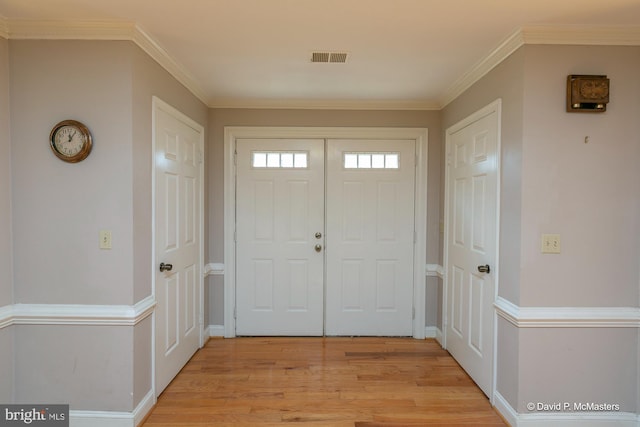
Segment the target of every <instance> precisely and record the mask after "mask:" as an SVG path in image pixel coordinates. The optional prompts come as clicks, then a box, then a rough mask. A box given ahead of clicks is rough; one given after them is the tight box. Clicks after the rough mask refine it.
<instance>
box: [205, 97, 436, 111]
mask: <svg viewBox="0 0 640 427" xmlns="http://www.w3.org/2000/svg"><path fill="white" fill-rule="evenodd" d="M208 105H209V107H210V108H221V109H222V108H256V109H272V110H278V109H280V110H287V109H291V110H412V111H416V110H418V111H423V110H439V109H440V105H439V104H438V103H435V102H427V101H411V100H382V99H379V100H366V99H360V100H348V99H344V100H317V99H316V100H314V99H310V100H305V99H259V98H255V99H240V98H213V99H211V100H210V101H209V103H208Z"/></svg>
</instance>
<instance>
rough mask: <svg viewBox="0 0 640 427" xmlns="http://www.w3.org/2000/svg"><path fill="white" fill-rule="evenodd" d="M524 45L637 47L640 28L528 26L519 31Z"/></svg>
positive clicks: (639, 42)
mask: <svg viewBox="0 0 640 427" xmlns="http://www.w3.org/2000/svg"><path fill="white" fill-rule="evenodd" d="M521 33H522V38H523V40H524V43H525V44H547V45H552V44H557V45H562V44H565V45H591V46H639V45H640V27H638V26H627V27H583V26H561V27H560V26H542V25H540V26H529V27H524V28H523V29H522V30H521Z"/></svg>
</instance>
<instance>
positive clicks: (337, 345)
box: [144, 338, 506, 427]
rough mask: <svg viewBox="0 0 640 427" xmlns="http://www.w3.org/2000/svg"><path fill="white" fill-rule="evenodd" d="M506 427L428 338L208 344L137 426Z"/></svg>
mask: <svg viewBox="0 0 640 427" xmlns="http://www.w3.org/2000/svg"><path fill="white" fill-rule="evenodd" d="M292 423H294V424H299V425H303V426H336V427H338V426H339V427H343V426H344V427H347V426H349V427H391V426H394V427H400V426H430V427H432V426H435V425H446V426H452V425H467V426H468V425H474V426H505V425H506V424H505V423H504V421H503V420H502V419H501V418H500V417H499V416H498V414H497V413H496V412H495V411H494V409H493V408H492V407H491V405H490V403H489V401H488V399H487V398H486V396H485V395H484V394H483V393H482V392H481V391H480V389H479V388H478V387H477V386H476V385H475V384H474V383H473V381H472V380H471V379H470V378H469V376H468V375H467V374H466V373H465V372H464V371H463V370H462V369H461V368H460V366H458V364H457V363H456V362H455V360H454V359H453V358H452V357H451V356H450V355H449V354H448V353H447V352H446V351H444V350H442V348H441V347H440V345H439V344H438V343H437V342H436V341H434V340H424V341H423V340H414V339H409V338H234V339H211V340H209V342H208V343H207V344H206V345H205V347H204V348H202V349H201V350H200V351H198V352H197V353H196V354H195V355H194V357H193V358H192V359H191V361H190V362H189V363H188V364H187V366H185V367H184V369H183V370H182V371H181V372H180V374H178V376H177V377H176V378H175V379H174V380H173V382H172V383H171V384H170V385H169V386H168V387H167V389H166V390H165V391H164V392H163V393H162V395H161V396H160V397H159V399H158V403H157V405H156V407H155V408H154V409H153V411H152V412H151V414H150V415H149V416H148V418H147V420H146V421H145V423H144V427H167V426H180V427H189V426H200V427H202V426H281V425H291V424H292Z"/></svg>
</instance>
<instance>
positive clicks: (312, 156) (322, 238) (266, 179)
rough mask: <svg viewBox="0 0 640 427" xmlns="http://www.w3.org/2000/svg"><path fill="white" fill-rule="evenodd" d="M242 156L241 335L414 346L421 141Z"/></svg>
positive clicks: (242, 142)
mask: <svg viewBox="0 0 640 427" xmlns="http://www.w3.org/2000/svg"><path fill="white" fill-rule="evenodd" d="M236 152H237V155H236V171H237V176H236V182H237V186H236V191H237V193H236V269H237V271H236V334H237V335H385V336H409V335H412V319H413V314H412V312H413V289H414V287H413V277H414V274H413V265H414V260H413V255H414V186H415V182H414V181H415V140H336V139H333V140H325V139H307V140H301V139H282V140H277V139H238V140H237V141H236Z"/></svg>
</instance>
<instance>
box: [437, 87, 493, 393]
mask: <svg viewBox="0 0 640 427" xmlns="http://www.w3.org/2000/svg"><path fill="white" fill-rule="evenodd" d="M492 113H496V114H497V123H496V127H497V133H496V217H495V223H496V236H495V239H496V247H495V266H494V267H492V271H493V275H494V296H493V301H494V304H495V301H496V299H497V297H498V285H499V279H500V275H499V272H500V189H501V185H500V183H501V177H502V144H501V140H502V138H501V134H502V99H500V98H498V99H496V100H495V101H493V102H491V103H490V104H488V105H486V106H484V107H482V108H480V109H479V110H477V111H475V112H473V113H471V114H470V115H468V116H467V117H465V118H463V119H462V120H460V121H458V122H457V123H455V124H453V125H451V126H450V127H449V128H447V130H446V131H445V143H444V149H445V165H444V167H445V170H444V191H445V193H444V242H443V270H444V280H443V284H444V286H443V293H442V308H441V310H442V343H441V344H442V347H443V348H444V349H445V350H446V349H447V330H448V327H449V317H448V316H449V311H448V303H449V301H448V295H449V286H450V283H449V282H450V275H449V226H450V221H451V218H450V215H451V212H450V209H449V202H450V196H451V195H450V194H449V184H450V177H449V174H450V159H449V148H450V147H449V146H450V144H451V135H453V134H454V133H456V132H457V131H459V130H461V129H463V128H465V127H467V126H469V125H471V124H472V123H475V122H477V121H478V120H481V119H483V118H484V117H486V116H488V115H490V114H492ZM489 309H490V310H492V311H493V316H492V317H493V332H492V335H493V354H492V357H493V360H492V361H491V369H492V370H493V372H492V375H491V387H490V390H491V395H490V396H489V401H490V402H491V404H493V403H494V396H495V394H496V383H497V349H498V327H497V325H498V319H497V311H496V310H495V307H494V305H492V306H491V307H489ZM463 369H464V367H463Z"/></svg>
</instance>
